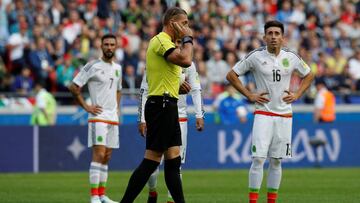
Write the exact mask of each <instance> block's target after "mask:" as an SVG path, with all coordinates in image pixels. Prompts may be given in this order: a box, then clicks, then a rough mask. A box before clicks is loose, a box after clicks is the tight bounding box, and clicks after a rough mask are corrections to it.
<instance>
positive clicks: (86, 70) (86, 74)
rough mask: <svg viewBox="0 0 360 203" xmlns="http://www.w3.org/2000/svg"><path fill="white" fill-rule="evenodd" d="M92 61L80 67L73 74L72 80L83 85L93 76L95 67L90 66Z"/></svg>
mask: <svg viewBox="0 0 360 203" xmlns="http://www.w3.org/2000/svg"><path fill="white" fill-rule="evenodd" d="M93 64H94V62H93V61H92V62H89V63H87V64H86V65H85V66H84V67H83V68H81V70H80V72H79V73H78V74H77V75H76V76H75V78H74V79H73V82H74V83H75V84H76V85H78V86H79V87H82V86H84V85H85V84H86V83H87V82H88V81H89V79H90V78H91V77H92V76H93V74H94V71H95V69H94V68H91V66H92V65H93Z"/></svg>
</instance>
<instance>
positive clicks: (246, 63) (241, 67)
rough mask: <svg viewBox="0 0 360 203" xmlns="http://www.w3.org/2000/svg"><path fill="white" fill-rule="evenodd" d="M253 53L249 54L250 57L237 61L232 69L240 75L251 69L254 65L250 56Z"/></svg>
mask: <svg viewBox="0 0 360 203" xmlns="http://www.w3.org/2000/svg"><path fill="white" fill-rule="evenodd" d="M250 57H251V55H250V54H249V57H245V58H244V59H242V60H241V61H239V62H237V63H236V64H235V65H234V67H233V68H232V70H233V71H234V72H235V73H236V74H238V75H239V76H240V75H244V74H245V73H247V72H248V71H250V70H251V69H252V65H251V61H250V59H251V58H250Z"/></svg>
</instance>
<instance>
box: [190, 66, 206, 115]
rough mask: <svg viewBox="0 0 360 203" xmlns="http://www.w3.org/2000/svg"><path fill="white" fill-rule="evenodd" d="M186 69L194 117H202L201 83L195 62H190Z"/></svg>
mask: <svg viewBox="0 0 360 203" xmlns="http://www.w3.org/2000/svg"><path fill="white" fill-rule="evenodd" d="M187 71H188V81H189V84H190V86H191V91H190V94H191V98H192V101H193V103H194V108H195V117H196V118H203V117H204V108H203V102H202V97H201V85H200V80H199V74H198V73H197V71H196V66H195V64H194V63H192V64H191V66H190V67H189V68H188V70H187Z"/></svg>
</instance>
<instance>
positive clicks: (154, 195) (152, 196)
mask: <svg viewBox="0 0 360 203" xmlns="http://www.w3.org/2000/svg"><path fill="white" fill-rule="evenodd" d="M156 202H157V193H156V192H153V193H152V194H149V197H148V200H147V203H156Z"/></svg>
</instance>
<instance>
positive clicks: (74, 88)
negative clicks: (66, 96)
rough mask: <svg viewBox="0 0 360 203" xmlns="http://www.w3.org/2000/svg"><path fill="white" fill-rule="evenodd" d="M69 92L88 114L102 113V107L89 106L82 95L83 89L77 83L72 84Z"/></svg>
mask: <svg viewBox="0 0 360 203" xmlns="http://www.w3.org/2000/svg"><path fill="white" fill-rule="evenodd" d="M69 90H70V92H71V94H72V95H73V97H74V98H75V100H76V101H77V102H78V103H79V105H80V106H81V107H82V108H83V109H84V110H85V111H87V112H88V113H91V114H94V115H98V114H100V113H101V112H102V108H101V106H98V105H87V104H86V102H85V100H84V98H83V96H82V95H81V87H79V86H78V85H77V84H75V83H73V82H72V83H71V85H70V86H69Z"/></svg>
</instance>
